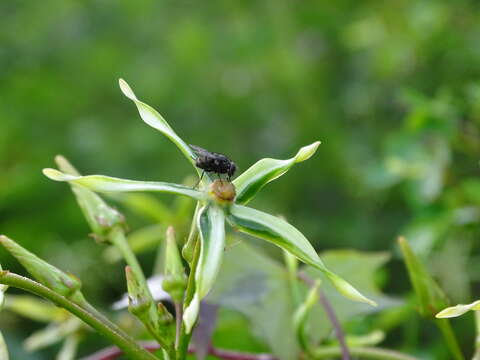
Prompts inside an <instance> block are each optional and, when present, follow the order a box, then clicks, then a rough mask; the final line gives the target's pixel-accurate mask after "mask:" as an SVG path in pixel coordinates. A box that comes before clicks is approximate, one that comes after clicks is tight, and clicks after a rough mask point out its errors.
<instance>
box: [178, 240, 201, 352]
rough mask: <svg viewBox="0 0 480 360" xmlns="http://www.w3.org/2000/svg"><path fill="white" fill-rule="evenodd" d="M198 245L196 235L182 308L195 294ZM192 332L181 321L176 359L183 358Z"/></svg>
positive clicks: (198, 254)
mask: <svg viewBox="0 0 480 360" xmlns="http://www.w3.org/2000/svg"><path fill="white" fill-rule="evenodd" d="M200 246H201V245H200V241H199V239H198V237H197V239H196V244H195V251H194V256H193V261H192V265H191V268H190V274H188V283H187V290H186V292H185V301H184V308H186V307H187V306H188V305H189V304H190V302H191V301H192V299H193V296H194V294H195V271H196V269H197V264H198V259H199V257H200ZM192 333H193V331H190V333H188V334H187V332H186V329H185V323H184V322H183V321H182V326H181V329H180V336H179V342H178V348H177V358H176V359H177V360H185V358H186V356H187V352H188V344H189V343H190V339H191V337H192Z"/></svg>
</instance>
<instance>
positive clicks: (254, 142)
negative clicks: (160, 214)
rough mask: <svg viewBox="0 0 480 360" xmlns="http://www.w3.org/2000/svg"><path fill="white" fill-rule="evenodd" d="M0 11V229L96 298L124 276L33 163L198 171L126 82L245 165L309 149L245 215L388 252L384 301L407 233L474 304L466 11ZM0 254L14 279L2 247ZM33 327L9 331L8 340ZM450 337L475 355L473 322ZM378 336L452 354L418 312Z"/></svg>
mask: <svg viewBox="0 0 480 360" xmlns="http://www.w3.org/2000/svg"><path fill="white" fill-rule="evenodd" d="M0 19H1V25H0V174H1V176H0V233H4V234H8V235H9V236H10V237H12V238H13V239H15V240H17V241H18V242H19V243H21V244H22V245H24V246H25V247H27V248H29V249H30V250H32V251H34V252H36V253H37V254H39V255H41V256H42V257H44V258H45V259H48V260H49V261H51V262H53V263H55V264H56V265H58V266H59V267H61V268H63V269H66V270H69V271H72V272H73V273H75V274H77V275H78V276H79V277H81V278H82V279H83V281H84V283H85V289H86V292H87V293H89V294H90V297H92V298H93V299H95V300H96V301H97V302H99V303H102V304H104V306H106V305H105V304H108V303H109V302H111V301H114V300H116V299H117V298H118V296H119V295H120V294H121V293H122V292H123V291H124V285H123V274H122V266H121V265H120V264H116V265H105V263H104V262H103V260H102V258H101V256H100V255H99V247H98V245H96V244H95V243H94V241H92V240H89V239H87V236H86V235H87V233H88V232H89V230H88V228H87V225H86V223H85V221H84V219H83V218H82V216H81V213H80V211H79V210H78V208H77V205H76V203H75V201H74V198H73V196H72V194H71V192H70V189H69V188H68V186H66V185H64V184H59V183H54V182H52V181H50V180H48V179H47V178H45V177H44V176H43V175H42V174H41V169H42V168H44V167H52V166H53V165H54V163H53V158H54V156H55V155H56V154H63V155H65V156H66V157H67V158H69V159H70V160H71V161H72V163H73V164H75V165H76V166H77V167H78V168H79V169H80V171H82V172H83V173H86V174H87V173H88V174H94V173H102V174H106V175H111V176H117V177H123V178H132V179H142V180H165V181H172V182H181V181H183V180H184V179H185V178H186V177H187V176H191V175H193V171H192V169H191V168H190V166H189V164H188V163H187V162H186V161H185V160H184V159H183V157H182V155H181V154H180V153H179V152H178V151H177V149H176V148H175V147H174V145H172V144H171V143H170V142H169V141H168V140H167V139H165V138H164V137H163V136H161V135H160V134H159V133H157V132H156V131H155V130H154V129H151V128H149V127H148V126H146V125H145V124H144V123H143V122H142V121H141V119H140V118H139V116H138V114H137V111H136V109H135V107H134V106H133V104H132V103H131V102H130V101H129V100H128V99H126V98H125V97H124V96H123V95H122V94H121V92H120V91H119V88H118V84H117V81H118V78H119V77H122V78H124V79H126V80H127V81H128V82H129V83H130V85H131V86H132V88H133V89H134V90H135V92H136V94H137V96H138V97H139V98H140V99H142V100H144V101H145V102H147V103H148V104H150V105H152V106H154V107H155V108H156V109H157V110H158V111H159V112H160V113H161V114H162V115H163V116H164V117H165V118H166V119H167V120H168V121H169V122H170V124H171V125H172V126H173V127H174V128H175V130H176V131H177V133H178V134H179V135H180V136H181V137H182V138H184V139H186V141H188V142H189V143H192V144H197V145H200V146H202V147H205V148H207V149H210V150H212V151H217V152H222V153H225V154H228V156H229V157H231V158H232V159H233V160H234V161H235V162H236V163H237V165H238V166H239V168H240V171H243V170H245V169H247V168H248V167H249V166H250V165H251V164H253V163H254V162H255V161H257V160H258V159H260V158H263V157H274V158H287V157H290V156H292V155H293V154H295V152H296V151H297V150H298V149H299V148H300V147H301V146H304V145H306V144H310V143H312V142H313V141H315V140H321V141H322V145H321V146H320V148H319V149H318V152H317V154H316V155H315V156H314V157H313V158H312V159H311V160H309V161H307V162H305V163H302V164H300V165H298V166H296V167H295V168H294V169H293V171H291V172H290V173H288V175H286V176H284V177H282V178H281V179H280V180H279V181H277V182H275V183H272V184H271V185H269V186H268V187H267V188H266V189H265V190H264V191H263V192H262V194H261V195H260V196H259V197H258V198H257V199H256V200H255V203H254V204H253V205H254V206H255V207H257V208H259V209H263V210H266V211H269V212H271V213H276V214H282V215H283V216H285V217H286V218H287V219H288V220H289V221H290V222H292V223H293V224H294V225H295V226H297V227H298V228H299V229H301V230H302V231H303V232H304V233H305V234H306V235H307V237H308V238H309V239H310V240H311V241H312V243H313V244H314V245H315V247H316V248H317V249H318V250H319V251H320V250H325V249H332V248H355V249H359V250H365V251H377V250H387V251H391V252H392V254H393V258H392V260H391V261H390V262H389V263H388V264H387V266H386V267H385V268H384V270H383V272H382V273H381V274H380V275H379V278H380V280H379V281H380V282H381V284H382V286H383V288H384V290H385V291H386V292H387V293H389V294H394V295H397V296H405V297H408V296H409V294H410V293H411V287H410V284H409V282H408V279H407V275H406V272H405V269H404V266H403V264H402V262H401V261H400V259H399V257H398V252H397V250H395V249H396V246H395V238H396V236H398V235H400V234H403V235H405V236H407V238H408V239H409V240H410V241H411V243H412V246H413V247H414V248H415V250H416V251H417V252H418V254H420V255H421V256H422V257H423V258H424V259H425V261H426V262H427V263H428V264H429V268H430V269H431V271H432V273H433V274H434V275H435V276H436V277H437V279H438V280H439V282H440V284H441V285H442V287H443V288H444V289H445V291H446V292H447V294H448V295H449V296H450V298H451V299H452V301H453V302H470V301H472V300H474V299H476V298H478V297H479V293H480V288H479V285H480V265H479V264H480V261H479V256H478V254H479V245H478V230H479V226H478V220H479V219H480V181H479V178H478V175H479V171H478V170H479V167H478V166H479V165H478V161H479V156H478V153H479V150H480V132H479V130H480V129H479V123H480V80H479V75H480V42H479V39H480V3H479V2H477V1H473V0H472V1H466V0H458V1H455V2H452V1H447V0H426V1H414V0H399V1H395V2H379V1H361V2H359V1H353V0H339V1H334V2H329V1H284V0H265V1H259V2H257V1H213V2H203V3H202V4H199V3H195V2H193V1H154V0H138V1H127V0H123V1H114V0H103V1H88V0H85V1H69V0H44V1H20V0H13V1H2V2H0ZM159 198H160V199H161V200H162V201H165V203H167V204H168V203H169V202H170V201H173V200H172V199H171V198H170V197H168V196H161V197H159ZM137 222H139V223H140V220H137V219H135V217H133V218H132V219H129V223H131V224H132V223H133V225H136V224H137ZM141 259H142V261H143V262H144V263H145V264H147V266H149V265H151V263H153V260H152V259H153V254H150V255H145V256H144V257H142V258H141ZM0 261H1V263H2V265H3V267H4V268H9V269H11V270H14V271H18V272H22V270H21V269H20V267H19V265H18V264H17V263H16V262H15V261H14V260H12V258H11V257H10V256H7V254H6V253H5V252H4V251H0ZM9 321H13V322H14V323H15V320H12V319H10V320H9ZM36 326H37V325H36V324H34V323H28V322H25V321H23V322H21V321H18V322H17V323H16V326H15V327H10V328H9V329H10V330H9V333H7V334H6V336H7V340H9V341H10V342H12V343H18V342H19V341H21V339H23V338H24V337H25V336H26V334H28V333H29V332H31V330H32V329H34V328H35V327H36ZM454 326H455V330H456V331H457V333H458V334H459V335H460V338H461V339H462V340H461V341H462V346H464V349H465V352H466V353H467V354H469V353H470V352H471V350H470V348H471V346H472V342H473V338H474V330H473V322H472V321H471V317H469V316H466V317H465V318H462V319H458V320H455V322H454ZM13 329H15V330H13ZM385 344H386V346H391V347H394V348H397V349H406V350H409V351H414V352H416V353H417V354H419V355H420V354H423V356H424V357H425V358H426V359H448V355H442V354H443V350H442V349H443V348H442V346H443V345H442V339H441V338H440V336H439V334H438V332H436V330H435V329H432V328H431V326H430V325H429V324H428V323H424V322H423V321H421V320H420V319H418V318H416V317H415V316H414V315H409V316H408V317H407V318H406V319H405V321H403V322H400V323H399V324H398V326H396V327H395V329H393V330H392V335H390V336H388V337H387V341H386V343H385ZM45 354H47V355H45ZM45 354H44V355H42V353H40V354H37V355H28V356H31V357H28V359H30V358H31V359H34V358H35V359H44V358H49V357H48V356H49V355H48V353H45ZM429 354H430V355H429ZM432 354H434V355H432ZM19 356H20V355H19ZM21 356H27V355H21ZM35 356H37V357H35ZM42 356H45V357H42ZM19 358H20V357H19ZM26 358H27V357H25V359H26Z"/></svg>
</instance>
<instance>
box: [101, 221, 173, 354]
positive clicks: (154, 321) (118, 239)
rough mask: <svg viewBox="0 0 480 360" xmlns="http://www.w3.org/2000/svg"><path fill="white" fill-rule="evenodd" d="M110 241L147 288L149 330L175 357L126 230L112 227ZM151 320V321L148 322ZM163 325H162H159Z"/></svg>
mask: <svg viewBox="0 0 480 360" xmlns="http://www.w3.org/2000/svg"><path fill="white" fill-rule="evenodd" d="M109 239H110V241H111V242H112V243H113V244H114V245H115V246H116V247H117V249H118V250H119V251H120V252H121V253H122V256H123V258H124V259H125V262H126V263H127V264H128V265H129V266H130V268H131V269H132V272H133V274H134V275H135V278H136V279H137V281H138V282H139V285H140V286H141V287H142V288H144V289H145V292H146V293H147V294H148V297H149V298H150V300H151V304H152V306H151V309H150V311H149V319H148V320H147V321H144V322H143V323H144V324H145V326H146V328H147V330H148V331H149V333H150V334H151V335H152V336H153V337H154V338H155V340H157V341H158V343H159V344H160V345H161V346H162V348H164V349H165V351H166V352H167V353H168V354H169V356H170V358H172V359H174V358H175V349H174V347H173V343H172V341H171V339H169V336H168V334H167V333H166V332H161V331H159V330H160V329H159V328H158V326H157V325H158V324H159V317H158V311H157V308H156V306H155V301H154V300H153V296H152V293H151V292H150V289H149V287H148V285H147V280H146V279H145V275H144V274H143V270H142V268H141V267H140V264H139V262H138V260H137V257H136V256H135V254H134V253H133V251H132V249H131V248H130V245H128V242H127V239H126V238H125V232H124V230H123V229H122V228H121V227H115V228H113V229H112V231H111V233H110V237H109ZM148 322H149V323H148ZM159 326H161V325H159Z"/></svg>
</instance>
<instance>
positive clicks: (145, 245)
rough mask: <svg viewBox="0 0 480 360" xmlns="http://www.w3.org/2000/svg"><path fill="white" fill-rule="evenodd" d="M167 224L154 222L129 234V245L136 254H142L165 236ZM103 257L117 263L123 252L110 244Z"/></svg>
mask: <svg viewBox="0 0 480 360" xmlns="http://www.w3.org/2000/svg"><path fill="white" fill-rule="evenodd" d="M164 234H165V226H164V225H160V224H153V225H148V226H145V227H143V228H141V229H138V230H135V231H132V232H131V233H129V234H128V237H127V241H128V246H129V247H130V248H131V249H132V251H133V252H134V253H135V254H140V253H143V252H145V251H148V250H150V249H153V248H155V246H157V244H158V243H159V242H160V241H161V240H162V239H163V238H164ZM103 258H104V259H105V261H107V262H109V263H115V262H117V261H120V260H121V259H122V258H123V254H122V253H121V251H120V250H119V249H118V247H116V246H109V247H108V248H106V249H105V251H104V252H103Z"/></svg>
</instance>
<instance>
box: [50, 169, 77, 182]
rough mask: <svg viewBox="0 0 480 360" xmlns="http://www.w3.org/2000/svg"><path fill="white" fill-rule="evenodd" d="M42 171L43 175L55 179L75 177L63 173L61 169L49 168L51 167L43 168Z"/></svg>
mask: <svg viewBox="0 0 480 360" xmlns="http://www.w3.org/2000/svg"><path fill="white" fill-rule="evenodd" d="M42 172H43V175H45V176H46V177H48V178H49V179H51V180H55V181H70V180H73V179H75V178H76V176H72V175H68V174H64V173H62V172H61V171H58V170H55V169H51V168H46V169H43V170H42Z"/></svg>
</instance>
